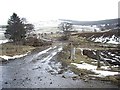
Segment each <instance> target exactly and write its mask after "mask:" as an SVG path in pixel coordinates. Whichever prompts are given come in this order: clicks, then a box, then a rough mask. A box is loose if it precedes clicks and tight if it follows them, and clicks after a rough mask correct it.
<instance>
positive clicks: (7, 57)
mask: <svg viewBox="0 0 120 90" xmlns="http://www.w3.org/2000/svg"><path fill="white" fill-rule="evenodd" d="M29 52H30V51H29ZM29 52H27V53H26V54H21V55H15V56H12V57H11V56H6V55H3V56H0V58H3V59H5V60H9V59H16V58H21V57H24V56H26V55H27V54H28V53H29Z"/></svg>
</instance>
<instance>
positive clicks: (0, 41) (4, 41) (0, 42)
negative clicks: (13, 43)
mask: <svg viewBox="0 0 120 90" xmlns="http://www.w3.org/2000/svg"><path fill="white" fill-rule="evenodd" d="M6 42H8V40H0V44H2V43H6Z"/></svg>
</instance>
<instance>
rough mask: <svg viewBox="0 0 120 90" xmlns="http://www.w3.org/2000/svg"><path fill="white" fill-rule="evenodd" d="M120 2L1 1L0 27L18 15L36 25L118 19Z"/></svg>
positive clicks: (74, 0) (76, 0) (95, 0)
mask: <svg viewBox="0 0 120 90" xmlns="http://www.w3.org/2000/svg"><path fill="white" fill-rule="evenodd" d="M119 1H120V0H0V25H3V24H7V21H8V19H9V18H10V16H11V15H12V14H13V12H15V13H17V15H18V16H19V17H20V18H23V17H24V18H26V19H27V21H28V22H31V23H35V22H39V21H43V20H55V19H71V20H79V21H97V20H104V19H113V18H118V2H119Z"/></svg>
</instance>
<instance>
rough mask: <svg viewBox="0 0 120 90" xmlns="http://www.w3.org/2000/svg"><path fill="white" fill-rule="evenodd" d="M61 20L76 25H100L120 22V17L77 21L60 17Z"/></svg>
mask: <svg viewBox="0 0 120 90" xmlns="http://www.w3.org/2000/svg"><path fill="white" fill-rule="evenodd" d="M60 20H61V21H68V22H71V23H72V24H74V25H100V24H114V23H119V24H120V18H116V19H107V20H100V21H76V20H67V19H60Z"/></svg>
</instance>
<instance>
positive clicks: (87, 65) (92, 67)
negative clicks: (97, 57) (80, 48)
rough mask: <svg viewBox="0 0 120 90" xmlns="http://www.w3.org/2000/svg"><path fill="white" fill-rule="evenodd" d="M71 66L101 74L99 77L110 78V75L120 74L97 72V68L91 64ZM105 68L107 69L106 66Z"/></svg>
mask: <svg viewBox="0 0 120 90" xmlns="http://www.w3.org/2000/svg"><path fill="white" fill-rule="evenodd" d="M71 64H73V65H75V66H77V68H80V69H87V70H90V71H92V72H95V73H96V74H99V75H98V76H99V77H105V76H110V75H116V74H119V73H118V72H112V71H103V70H97V66H94V65H90V64H87V63H82V64H77V63H71ZM103 68H105V66H104V67H103Z"/></svg>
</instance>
